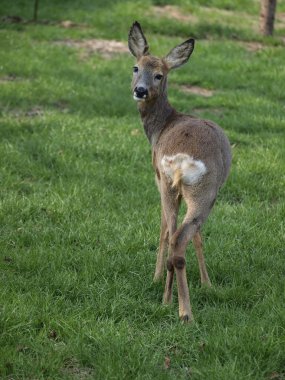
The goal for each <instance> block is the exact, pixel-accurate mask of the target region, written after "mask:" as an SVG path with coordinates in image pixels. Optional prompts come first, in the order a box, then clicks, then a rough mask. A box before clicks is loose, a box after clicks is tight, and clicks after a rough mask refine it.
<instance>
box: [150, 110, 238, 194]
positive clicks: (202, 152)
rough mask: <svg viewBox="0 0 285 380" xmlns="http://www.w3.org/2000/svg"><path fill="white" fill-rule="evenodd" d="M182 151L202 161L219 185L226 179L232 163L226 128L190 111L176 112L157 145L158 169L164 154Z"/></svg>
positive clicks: (209, 174)
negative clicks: (193, 115) (191, 113)
mask: <svg viewBox="0 0 285 380" xmlns="http://www.w3.org/2000/svg"><path fill="white" fill-rule="evenodd" d="M180 153H181V154H187V155H189V156H190V157H192V158H193V159H194V160H199V161H202V162H203V163H204V164H205V166H206V169H207V173H208V178H209V177H210V178H212V181H213V182H216V186H217V188H219V187H220V186H221V185H222V184H223V183H224V181H225V180H226V178H227V176H228V174H229V170H230V165H231V148H230V143H229V140H228V138H227V137H226V135H225V134H224V132H223V130H222V129H221V128H220V127H219V126H218V125H217V124H215V123H213V122H212V121H209V120H202V119H196V118H193V117H191V116H188V115H177V118H176V119H174V120H172V121H170V123H169V124H168V125H167V126H166V127H165V129H164V130H163V132H162V133H161V135H160V137H159V139H158V141H157V143H156V145H155V146H154V154H155V157H156V160H155V161H156V165H157V167H158V169H161V161H162V160H163V157H165V156H168V157H169V156H170V157H171V156H175V155H177V154H180Z"/></svg>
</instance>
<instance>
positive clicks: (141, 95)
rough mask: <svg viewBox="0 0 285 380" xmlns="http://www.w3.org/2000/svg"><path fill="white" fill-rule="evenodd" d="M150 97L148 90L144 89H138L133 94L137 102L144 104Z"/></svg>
mask: <svg viewBox="0 0 285 380" xmlns="http://www.w3.org/2000/svg"><path fill="white" fill-rule="evenodd" d="M147 97H148V90H147V89H146V88H144V87H136V88H135V89H134V92H133V98H134V100H135V101H137V102H144V101H145V100H146V99H147Z"/></svg>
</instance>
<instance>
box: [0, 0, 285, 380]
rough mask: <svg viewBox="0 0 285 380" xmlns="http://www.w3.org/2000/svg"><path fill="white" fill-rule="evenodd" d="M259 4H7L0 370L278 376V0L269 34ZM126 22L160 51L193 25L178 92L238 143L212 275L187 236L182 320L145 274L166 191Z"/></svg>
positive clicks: (60, 374) (211, 242) (182, 105)
mask: <svg viewBox="0 0 285 380" xmlns="http://www.w3.org/2000/svg"><path fill="white" fill-rule="evenodd" d="M165 6H166V8H165ZM258 13H259V1H256V0H255V1H252V2H248V1H245V0H244V1H239V2H229V1H226V0H201V1H198V0H193V1H191V2H190V1H188V0H176V1H172V2H170V1H167V0H157V1H155V0H153V1H150V0H146V1H144V2H142V1H140V2H139V1H125V0H122V1H119V0H117V1H111V0H104V1H103V0H98V1H97V0H96V1H94V2H92V1H87V0H68V1H62V2H58V1H56V0H51V1H41V0H40V2H39V15H38V23H32V22H29V20H30V19H31V18H32V14H33V2H28V1H24V0H15V1H13V2H5V3H4V2H2V3H1V5H0V19H1V20H2V21H1V24H0V95H1V96H0V156H1V165H0V180H1V187H0V220H1V224H0V227H1V234H0V276H1V280H0V333H1V335H0V378H1V379H10V380H12V379H108V380H109V379H130V380H132V379H145V380H146V379H149V380H153V379H171V380H172V379H175V380H176V379H191V380H195V379H201V380H205V379H207V380H208V379H209V380H243V379H256V380H261V379H266V380H270V379H274V380H282V379H283V380H284V379H285V308H284V306H285V301H284V300H285V298H284V296H285V294H284V293H285V292H284V290H285V288H284V275H285V251H284V238H285V229H284V217H285V202H284V188H285V170H284V168H285V149H284V148H285V138H284V134H285V118H284V112H285V91H284V83H285V65H284V62H285V49H284V43H285V40H284V36H285V16H284V15H285V4H284V2H283V3H281V2H280V4H278V8H277V20H276V32H275V36H274V37H271V38H262V37H261V36H260V35H259V33H258ZM8 16H9V17H8ZM11 16H20V17H21V19H20V20H19V19H18V21H19V22H15V21H17V20H16V19H15V18H13V17H11ZM134 20H138V21H140V22H141V24H142V26H143V28H144V31H145V34H146V36H147V37H148V41H149V44H150V46H151V51H152V52H153V54H155V55H161V56H162V55H163V54H166V53H167V52H168V51H169V50H170V49H171V48H172V47H174V46H175V44H177V43H180V42H182V41H184V40H185V39H187V38H188V37H189V36H192V37H195V39H196V47H195V50H194V53H193V55H192V56H191V59H190V61H189V63H188V64H187V65H186V66H185V67H183V68H181V69H179V70H177V71H175V72H173V73H171V74H170V76H169V98H170V101H171V103H172V104H173V105H174V106H175V107H176V108H177V109H179V110H180V111H183V112H186V113H191V114H193V115H195V116H197V117H203V118H208V119H212V120H214V121H215V122H217V123H218V124H220V125H221V126H222V127H223V128H224V130H225V131H226V133H227V135H228V136H229V139H230V141H231V144H232V148H233V165H232V170H231V174H230V177H229V179H228V181H227V183H226V185H225V186H224V188H223V189H222V190H221V192H220V194H219V197H218V201H217V203H216V205H215V207H214V209H213V211H212V213H211V215H210V217H209V220H208V221H207V223H206V224H205V226H204V228H203V236H204V240H205V244H204V248H205V256H206V261H207V266H208V271H209V275H210V278H211V280H212V284H213V287H212V288H211V289H205V288H201V286H200V283H199V270H198V264H197V262H196V258H195V254H194V250H193V247H192V246H191V244H190V246H189V248H188V255H187V256H188V257H187V260H188V279H189V286H190V294H191V301H192V307H193V313H194V317H195V322H194V323H192V324H186V325H185V324H181V323H180V321H179V318H178V301H177V292H176V289H175V293H174V301H173V305H172V306H164V305H162V302H161V301H162V293H163V284H154V283H153V282H152V277H153V273H154V268H155V261H156V251H157V247H158V241H159V225H160V200H159V194H158V192H157V189H156V186H155V183H154V178H153V177H154V175H153V171H152V167H151V151H150V146H149V144H148V142H147V139H146V137H145V135H144V133H143V129H142V126H141V123H140V119H139V115H138V112H137V109H136V105H135V103H134V101H133V100H132V94H131V91H130V82H131V76H132V66H133V57H132V56H131V55H130V54H129V53H127V52H126V41H127V35H128V30H129V27H130V25H131V24H132V22H133V21H134ZM98 40H104V41H103V42H101V44H102V43H103V47H102V46H101V45H100V44H99V45H100V46H101V47H100V48H98ZM106 40H115V41H117V42H118V43H117V45H116V46H117V50H118V52H115V51H113V50H114V46H113V45H114V43H113V45H112V46H113V47H110V46H109V45H108V41H106ZM108 46H109V50H108V49H107V47H108ZM190 85H191V86H192V87H190ZM193 86H194V87H193Z"/></svg>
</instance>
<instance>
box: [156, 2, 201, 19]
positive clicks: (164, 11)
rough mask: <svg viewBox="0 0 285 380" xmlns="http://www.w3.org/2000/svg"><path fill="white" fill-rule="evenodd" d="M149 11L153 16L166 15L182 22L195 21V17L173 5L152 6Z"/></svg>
mask: <svg viewBox="0 0 285 380" xmlns="http://www.w3.org/2000/svg"><path fill="white" fill-rule="evenodd" d="M151 13H152V15H154V16H158V17H167V18H171V19H174V20H178V21H182V22H189V21H191V22H195V21H197V17H195V16H194V15H192V14H190V13H186V12H183V11H182V10H181V9H179V8H178V7H176V6H175V5H164V6H153V7H152V8H151Z"/></svg>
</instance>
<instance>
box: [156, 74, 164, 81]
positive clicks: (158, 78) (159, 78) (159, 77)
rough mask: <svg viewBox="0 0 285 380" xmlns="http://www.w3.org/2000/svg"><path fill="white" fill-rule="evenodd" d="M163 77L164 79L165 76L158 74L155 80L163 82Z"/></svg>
mask: <svg viewBox="0 0 285 380" xmlns="http://www.w3.org/2000/svg"><path fill="white" fill-rule="evenodd" d="M162 77H163V75H161V74H156V75H155V77H154V79H157V80H161V79H162Z"/></svg>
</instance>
